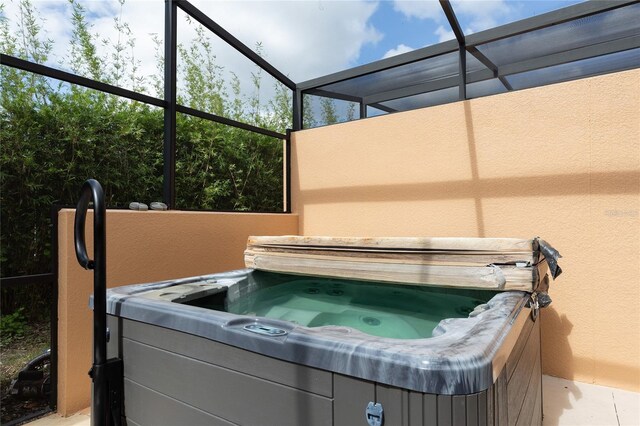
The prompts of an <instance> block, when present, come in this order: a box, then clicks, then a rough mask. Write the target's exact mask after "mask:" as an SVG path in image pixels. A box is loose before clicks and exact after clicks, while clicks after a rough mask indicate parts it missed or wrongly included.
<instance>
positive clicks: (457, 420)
mask: <svg viewBox="0 0 640 426" xmlns="http://www.w3.org/2000/svg"><path fill="white" fill-rule="evenodd" d="M467 409H468V407H467V397H466V395H453V396H452V397H451V424H452V425H453V426H466V424H467Z"/></svg>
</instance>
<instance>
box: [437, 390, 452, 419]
mask: <svg viewBox="0 0 640 426" xmlns="http://www.w3.org/2000/svg"><path fill="white" fill-rule="evenodd" d="M451 420H452V419H451V396H450V395H438V426H451V424H452V423H451Z"/></svg>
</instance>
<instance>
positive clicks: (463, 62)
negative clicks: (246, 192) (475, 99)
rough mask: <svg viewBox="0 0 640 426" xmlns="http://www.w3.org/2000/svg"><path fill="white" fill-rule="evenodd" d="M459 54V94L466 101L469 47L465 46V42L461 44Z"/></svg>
mask: <svg viewBox="0 0 640 426" xmlns="http://www.w3.org/2000/svg"><path fill="white" fill-rule="evenodd" d="M458 54H459V55H460V58H459V61H460V63H459V73H460V75H459V78H460V82H459V85H458V88H459V90H458V96H459V98H460V100H461V101H464V100H466V99H467V49H466V48H465V45H464V44H460V49H459V51H458Z"/></svg>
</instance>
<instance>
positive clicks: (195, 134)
mask: <svg viewBox="0 0 640 426" xmlns="http://www.w3.org/2000/svg"><path fill="white" fill-rule="evenodd" d="M17 1H19V6H20V7H19V16H18V17H17V19H16V22H17V26H18V31H17V32H16V31H15V30H13V29H10V27H9V23H8V20H7V19H8V18H7V17H6V16H4V13H3V10H2V4H0V51H2V53H6V54H9V55H12V56H16V57H19V58H23V59H26V60H29V61H32V62H37V63H46V62H47V60H48V58H49V55H50V53H51V51H52V48H53V41H51V40H49V39H47V37H46V33H45V32H44V31H43V24H42V20H41V19H40V18H38V13H37V10H36V9H35V8H34V6H33V5H32V4H31V2H30V0H17ZM69 3H70V7H71V9H72V14H71V19H70V22H69V23H68V25H69V27H70V29H71V34H72V38H71V43H70V46H69V48H68V54H67V61H68V64H67V65H68V66H69V67H70V68H71V69H72V71H73V72H75V73H78V74H80V75H83V76H87V77H89V78H92V79H95V80H98V81H103V82H106V83H110V84H114V85H119V86H124V87H133V88H134V89H135V90H142V88H148V87H150V88H152V89H153V88H155V90H156V91H160V90H161V88H162V80H161V77H160V76H159V75H161V74H160V73H159V75H158V76H152V77H151V78H150V79H149V81H146V79H145V78H143V77H141V76H140V75H139V73H138V67H139V61H137V60H136V58H135V57H134V56H133V54H132V53H130V52H133V47H134V46H135V40H134V39H133V38H132V37H131V31H130V29H129V27H128V25H127V23H126V22H123V21H122V19H121V17H118V18H116V19H115V21H114V26H115V28H116V30H117V32H118V35H119V36H118V38H117V41H116V42H110V41H109V40H100V43H103V44H104V45H105V49H106V52H107V53H106V54H104V56H100V55H99V53H98V50H99V49H97V45H98V44H97V43H98V42H97V40H96V36H95V35H93V34H92V33H91V25H90V24H89V23H88V21H87V14H86V11H85V10H84V9H83V7H82V5H81V3H80V2H79V1H78V0H69ZM120 6H121V7H123V6H124V3H123V1H122V0H121V2H120ZM192 25H197V24H195V23H192ZM196 34H197V38H196V40H195V42H194V43H192V45H190V46H183V45H180V46H178V52H179V54H180V58H181V60H180V63H179V66H180V74H179V75H182V76H183V81H181V82H180V84H181V88H182V91H181V98H180V99H179V102H180V103H181V104H183V105H188V106H191V107H193V108H197V109H202V110H204V111H207V112H211V113H215V114H219V115H222V116H226V117H229V118H232V119H234V120H238V121H242V122H246V123H249V124H254V125H257V126H260V127H264V128H268V129H273V130H276V131H280V132H283V131H284V129H285V128H287V127H290V126H291V125H290V122H291V92H290V91H289V89H287V88H286V87H284V86H282V85H277V86H276V87H275V88H274V90H275V96H274V98H273V99H271V100H269V101H268V102H264V101H263V100H261V99H260V97H259V89H260V85H261V73H260V71H257V72H255V73H254V74H253V79H252V81H251V84H252V86H253V87H252V88H253V90H252V91H251V90H249V91H248V92H249V93H252V95H249V96H241V94H240V93H241V92H240V84H241V82H240V80H239V79H238V78H237V77H235V76H234V77H232V78H231V79H228V78H227V79H225V77H224V76H225V74H224V73H223V72H222V70H223V68H222V66H221V65H220V64H218V63H217V61H216V56H215V53H214V52H213V49H212V45H211V43H210V41H209V39H208V36H207V34H206V32H205V31H203V30H202V29H201V28H196ZM156 45H157V47H158V49H159V48H160V46H159V43H158V41H157V39H156ZM258 49H261V47H260V46H258ZM157 58H158V64H157V69H158V70H159V71H160V70H162V67H163V64H162V60H163V59H162V55H161V54H160V53H158V54H157ZM145 90H146V89H145ZM158 96H159V97H161V93H158ZM0 140H1V141H2V143H1V147H0V204H1V206H0V209H1V211H0V214H1V216H2V221H1V223H0V231H1V239H2V241H1V244H0V260H1V266H2V271H1V272H2V275H3V276H14V275H23V274H33V273H42V272H45V271H47V270H49V269H50V262H51V257H50V253H51V247H50V245H51V225H50V223H51V221H50V220H49V217H50V215H51V206H52V205H53V204H61V205H73V204H75V202H76V201H77V198H78V191H79V188H80V187H81V185H82V182H84V181H85V180H86V179H88V178H95V179H98V180H99V181H100V182H101V184H102V185H103V187H104V189H105V195H106V199H107V206H108V207H126V206H127V205H128V203H129V202H131V201H142V202H147V203H148V202H151V201H156V200H161V198H162V176H163V149H162V147H163V110H162V109H161V108H155V107H152V106H149V105H146V104H141V103H139V102H134V101H129V100H126V99H123V98H119V97H116V96H112V95H108V94H105V93H101V92H97V91H94V90H91V89H87V88H83V87H80V86H75V85H70V84H66V83H61V82H57V81H55V80H51V79H48V78H45V77H42V76H39V75H36V74H32V73H28V72H24V71H20V70H17V69H14V68H10V67H6V66H2V67H0ZM176 145H177V152H176V158H177V163H176V180H177V182H176V194H177V208H184V209H216V210H243V211H247V210H250V211H278V210H281V209H282V206H283V200H282V198H283V194H282V188H283V182H282V179H283V176H282V170H283V166H282V154H283V150H282V142H281V141H279V140H276V139H273V138H270V137H266V136H262V135H259V134H255V133H251V132H248V131H244V130H240V129H237V128H233V127H229V126H224V125H221V124H218V123H213V122H209V121H206V120H202V119H199V118H194V117H191V116H186V115H182V114H178V123H177V144H176ZM49 296H50V295H49V294H46V293H45V294H43V295H42V296H41V297H40V300H39V302H38V303H39V304H40V305H41V306H40V307H42V309H43V310H45V311H46V308H47V307H48V303H47V300H46V298H47V297H49ZM27 300H31V301H32V302H34V301H33V297H32V295H31V292H29V291H28V290H27V289H19V290H10V289H4V288H3V289H2V309H3V312H10V311H11V310H12V309H15V308H16V306H20V305H22V304H25V303H26V301H27ZM38 303H32V304H35V305H37V304H38ZM43 312H44V311H43ZM45 314H46V313H45Z"/></svg>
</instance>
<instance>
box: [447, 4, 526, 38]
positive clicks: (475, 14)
mask: <svg viewBox="0 0 640 426" xmlns="http://www.w3.org/2000/svg"><path fill="white" fill-rule="evenodd" d="M513 3H515V2H511V3H509V2H507V1H506V0H452V2H451V4H452V6H453V10H454V11H455V12H456V15H458V16H459V17H458V20H460V17H463V16H464V17H465V18H466V19H465V20H466V21H467V25H465V28H464V31H465V34H471V33H475V32H478V31H482V30H486V29H488V28H492V27H495V26H497V25H499V24H500V23H502V22H504V19H505V18H506V17H508V16H510V15H512V14H513V13H515V12H516V8H515V6H514V4H513Z"/></svg>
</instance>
